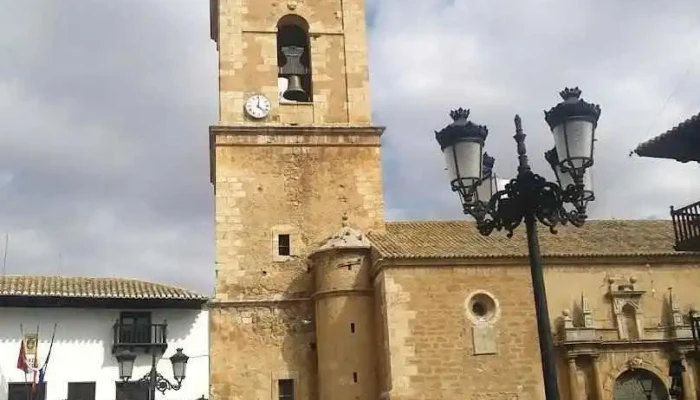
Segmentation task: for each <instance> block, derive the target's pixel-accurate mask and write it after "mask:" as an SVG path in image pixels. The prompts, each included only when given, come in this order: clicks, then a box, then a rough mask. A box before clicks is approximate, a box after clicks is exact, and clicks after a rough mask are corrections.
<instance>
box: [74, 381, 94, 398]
mask: <svg viewBox="0 0 700 400" xmlns="http://www.w3.org/2000/svg"><path fill="white" fill-rule="evenodd" d="M68 400H95V382H68Z"/></svg>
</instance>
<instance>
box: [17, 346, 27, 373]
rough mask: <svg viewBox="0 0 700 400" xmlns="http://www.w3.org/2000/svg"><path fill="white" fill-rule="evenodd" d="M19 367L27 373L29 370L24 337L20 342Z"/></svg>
mask: <svg viewBox="0 0 700 400" xmlns="http://www.w3.org/2000/svg"><path fill="white" fill-rule="evenodd" d="M17 369H21V370H22V371H24V373H25V374H26V373H27V372H28V371H29V365H28V364H27V353H26V351H25V350H24V339H22V342H20V344H19V357H17Z"/></svg>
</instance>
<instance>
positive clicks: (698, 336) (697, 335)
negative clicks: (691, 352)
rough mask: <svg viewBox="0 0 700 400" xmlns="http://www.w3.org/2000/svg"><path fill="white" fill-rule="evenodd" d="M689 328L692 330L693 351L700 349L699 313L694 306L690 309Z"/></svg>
mask: <svg viewBox="0 0 700 400" xmlns="http://www.w3.org/2000/svg"><path fill="white" fill-rule="evenodd" d="M689 318H690V329H691V330H692V331H693V344H694V345H695V351H700V313H698V311H697V310H696V309H695V308H692V309H691V310H690V316H689Z"/></svg>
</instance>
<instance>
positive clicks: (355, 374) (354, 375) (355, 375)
mask: <svg viewBox="0 0 700 400" xmlns="http://www.w3.org/2000/svg"><path fill="white" fill-rule="evenodd" d="M352 381H353V382H355V383H357V372H353V373H352Z"/></svg>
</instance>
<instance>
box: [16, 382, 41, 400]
mask: <svg viewBox="0 0 700 400" xmlns="http://www.w3.org/2000/svg"><path fill="white" fill-rule="evenodd" d="M7 392H8V393H7V399H8V400H27V399H32V400H44V399H46V382H42V383H41V384H38V385H37V388H36V391H35V392H32V384H31V383H24V382H20V383H14V382H12V383H9V384H8V385H7Z"/></svg>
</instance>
